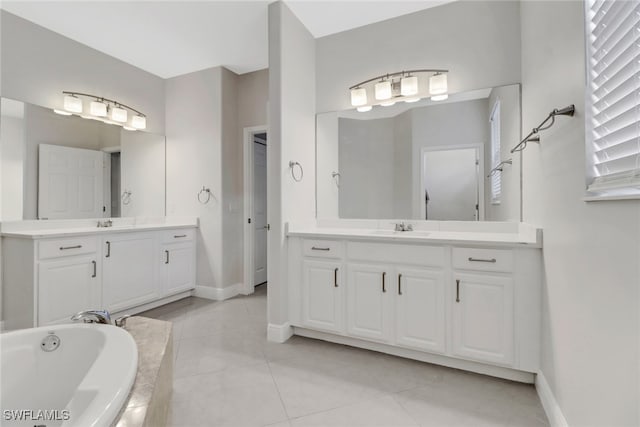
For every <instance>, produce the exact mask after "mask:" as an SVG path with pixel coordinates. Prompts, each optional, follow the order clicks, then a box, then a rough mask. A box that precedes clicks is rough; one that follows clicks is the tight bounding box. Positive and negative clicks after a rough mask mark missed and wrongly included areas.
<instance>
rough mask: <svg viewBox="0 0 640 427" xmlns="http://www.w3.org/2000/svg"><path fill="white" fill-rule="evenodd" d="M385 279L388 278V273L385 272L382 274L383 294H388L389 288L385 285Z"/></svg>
mask: <svg viewBox="0 0 640 427" xmlns="http://www.w3.org/2000/svg"><path fill="white" fill-rule="evenodd" d="M385 277H387V273H386V272H383V273H382V292H387V288H386V287H385V283H384V279H385Z"/></svg>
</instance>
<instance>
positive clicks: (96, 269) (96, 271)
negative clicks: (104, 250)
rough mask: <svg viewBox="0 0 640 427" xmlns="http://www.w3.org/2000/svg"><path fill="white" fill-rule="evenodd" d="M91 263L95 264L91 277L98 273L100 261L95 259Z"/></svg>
mask: <svg viewBox="0 0 640 427" xmlns="http://www.w3.org/2000/svg"><path fill="white" fill-rule="evenodd" d="M91 264H93V274H92V275H91V277H96V276H97V275H98V263H97V262H95V261H91Z"/></svg>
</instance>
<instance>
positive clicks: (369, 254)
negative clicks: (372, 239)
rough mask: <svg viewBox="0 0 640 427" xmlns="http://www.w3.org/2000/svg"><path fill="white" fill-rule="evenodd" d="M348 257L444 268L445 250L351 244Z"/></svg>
mask: <svg viewBox="0 0 640 427" xmlns="http://www.w3.org/2000/svg"><path fill="white" fill-rule="evenodd" d="M347 255H348V257H349V259H352V260H361V261H368V262H371V261H377V262H392V263H398V264H412V265H424V266H429V267H441V268H442V267H444V248H443V247H439V246H424V245H400V244H393V243H360V242H349V243H348V244H347Z"/></svg>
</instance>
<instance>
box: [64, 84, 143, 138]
mask: <svg viewBox="0 0 640 427" xmlns="http://www.w3.org/2000/svg"><path fill="white" fill-rule="evenodd" d="M62 94H63V108H62V109H58V108H54V109H53V111H54V112H55V113H57V114H61V115H63V116H70V115H73V114H75V115H79V116H80V117H82V118H85V119H95V120H100V121H102V122H104V123H108V124H113V125H118V126H122V127H123V128H124V129H126V130H131V131H135V130H142V129H146V127H147V116H146V115H145V114H143V113H141V112H140V111H138V110H136V109H135V108H133V107H129V106H128V105H126V104H123V103H121V102H118V101H115V100H113V99H109V98H105V97H103V96H97V95H91V94H88V93H80V92H69V91H63V92H62ZM83 97H84V98H89V99H90V100H91V101H90V103H89V113H88V114H83V111H84V105H83V102H82V98H83ZM129 112H131V113H133V114H131V121H130V122H129V116H130V115H129Z"/></svg>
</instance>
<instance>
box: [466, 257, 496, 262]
mask: <svg viewBox="0 0 640 427" xmlns="http://www.w3.org/2000/svg"><path fill="white" fill-rule="evenodd" d="M469 262H493V263H495V262H496V259H495V258H491V259H482V258H472V257H469Z"/></svg>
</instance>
